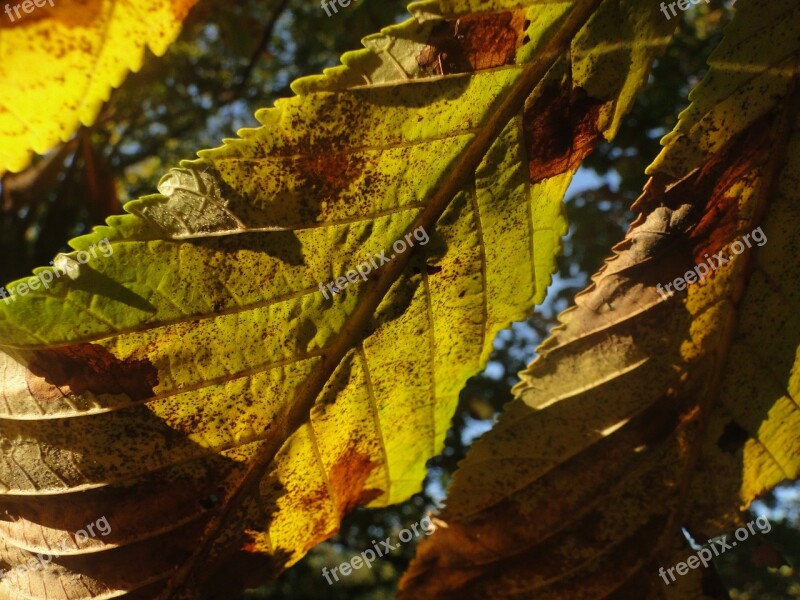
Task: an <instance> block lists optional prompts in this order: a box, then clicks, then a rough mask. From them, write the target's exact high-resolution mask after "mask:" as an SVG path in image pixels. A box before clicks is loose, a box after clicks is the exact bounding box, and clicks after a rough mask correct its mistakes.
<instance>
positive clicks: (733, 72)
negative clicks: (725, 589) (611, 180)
mask: <svg viewBox="0 0 800 600" xmlns="http://www.w3.org/2000/svg"><path fill="white" fill-rule="evenodd" d="M737 9H738V11H739V13H738V14H737V16H736V18H735V20H734V22H733V23H732V25H731V26H730V27H729V29H728V30H727V31H726V36H725V38H724V41H723V42H722V44H721V45H720V47H719V48H718V49H717V50H716V51H715V52H714V53H713V54H712V56H711V57H710V59H709V64H710V66H711V69H710V71H709V73H708V75H707V76H706V77H705V79H704V80H703V82H702V83H701V84H700V85H699V86H698V88H697V89H696V90H694V92H693V93H692V95H691V96H690V99H691V100H692V105H691V106H690V107H689V108H688V109H687V110H686V111H685V112H684V113H683V114H682V115H681V119H680V122H679V124H678V126H677V127H676V129H675V131H674V132H673V133H672V134H670V135H669V136H667V137H666V138H665V140H664V144H665V148H664V150H663V152H662V154H661V156H659V157H658V159H657V160H656V161H655V162H654V164H653V165H652V166H651V168H650V174H651V175H652V179H651V180H650V182H649V183H648V184H647V187H646V188H645V192H644V194H643V195H642V196H641V198H640V199H639V200H638V201H637V203H636V205H635V206H634V208H635V209H636V210H637V211H638V213H639V215H638V217H637V219H636V220H635V221H634V223H633V224H632V226H631V229H630V231H629V232H628V235H627V237H626V239H625V240H624V241H623V242H622V243H620V244H619V245H618V246H617V247H616V248H615V249H614V250H615V253H614V256H613V257H612V258H611V259H609V260H608V261H607V263H606V264H605V266H604V267H603V269H602V270H601V271H600V272H599V273H598V274H597V275H596V276H595V277H594V278H593V284H592V285H591V286H590V287H589V288H588V289H587V290H585V291H584V292H582V293H581V294H579V295H578V297H577V298H576V307H575V308H572V309H570V310H568V311H567V312H565V313H564V314H563V315H562V316H561V318H560V320H561V325H560V326H559V327H558V328H556V329H555V330H554V331H553V333H552V336H551V337H550V338H549V339H548V340H547V341H546V342H545V343H544V344H542V346H541V347H540V349H539V354H540V356H539V358H537V359H536V360H535V361H534V362H533V363H532V364H531V365H530V367H529V368H528V369H527V370H526V371H525V372H523V373H522V378H523V382H522V383H521V384H519V385H518V386H517V388H516V389H515V392H516V394H517V396H518V399H517V400H515V401H513V402H512V403H510V404H509V405H508V406H507V407H506V411H505V413H504V414H503V416H502V417H501V418H500V420H499V422H498V424H497V426H496V427H495V428H493V429H492V430H491V431H490V432H489V433H487V434H486V435H485V436H484V437H483V438H482V439H481V440H479V441H478V442H476V444H475V445H474V447H473V448H472V450H471V452H470V454H469V456H468V458H467V459H466V460H465V461H464V462H463V463H462V465H461V469H460V470H459V472H458V473H457V475H456V478H455V480H454V483H453V486H452V488H451V490H450V494H449V496H448V506H447V508H446V509H445V510H444V512H443V514H442V515H441V516H440V519H441V526H440V528H439V529H438V530H437V531H436V532H435V533H434V534H433V535H432V536H431V538H430V539H428V540H426V541H425V542H423V543H422V544H421V546H420V549H419V552H418V557H417V559H416V560H415V562H414V563H413V564H412V567H411V569H410V570H409V572H408V573H407V574H406V577H405V579H404V581H403V582H402V584H401V587H402V589H403V592H402V593H401V596H400V597H402V598H406V597H407V598H437V600H438V599H445V598H456V597H457V598H462V599H463V598H465V597H474V598H485V597H491V598H511V597H514V598H518V597H535V598H537V599H541V600H549V599H570V600H572V599H574V598H620V599H622V598H633V597H636V598H715V597H720V596H717V595H715V594H716V592H714V591H713V590H715V589H717V590H718V589H719V586H718V583H717V584H716V586H715V582H714V581H713V580H714V577H715V574H714V571H713V568H710V569H702V568H701V569H699V570H698V571H697V572H692V573H690V574H689V575H687V576H685V578H680V576H679V575H678V579H680V581H675V580H674V579H672V580H668V581H667V582H666V583H668V584H669V585H667V584H666V583H665V582H664V581H663V579H662V577H660V576H659V568H661V567H663V568H665V569H667V568H670V567H673V573H672V577H675V576H676V575H675V571H674V566H675V565H676V564H677V563H678V562H682V561H685V560H686V559H687V558H688V557H689V556H691V555H692V554H693V550H692V548H691V547H690V546H689V545H688V543H686V542H685V541H684V539H683V536H682V534H681V527H683V528H685V529H686V530H687V531H688V532H689V534H690V535H691V536H692V538H693V539H694V540H697V541H698V542H701V543H704V542H705V541H706V540H708V539H710V538H711V537H712V536H715V535H719V534H724V533H730V532H731V531H732V530H733V529H735V528H736V527H738V526H740V525H742V524H743V521H742V518H741V516H740V513H739V511H740V510H741V509H743V508H745V507H747V506H748V505H749V504H750V503H751V502H752V500H753V499H754V498H755V497H756V496H757V495H758V494H760V493H763V492H764V491H766V490H769V489H771V488H772V487H774V486H775V485H776V484H778V483H779V482H781V481H784V480H786V479H794V478H797V477H798V475H799V474H800V433H799V432H800V409H798V404H797V397H798V379H797V371H798V364H797V349H798V347H799V346H800V323H799V322H798V320H797V314H798V311H797V306H798V301H800V299H798V297H797V294H798V290H799V289H800V270H798V263H797V261H796V259H795V258H794V257H795V256H796V245H797V242H796V240H797V236H798V223H800V214H798V208H797V207H798V206H799V205H800V197H798V187H797V178H798V173H800V135H799V134H800V111H798V106H799V104H798V80H799V79H800V78H799V77H798V61H797V57H798V51H799V50H800V46H799V45H798V39H797V36H796V32H797V31H798V30H800V9H798V6H797V5H796V4H795V3H794V2H788V1H785V2H750V3H745V2H740V3H738V4H737ZM765 48H769V50H768V51H763V52H762V50H764V49H765ZM759 227H760V228H761V229H758V228H759ZM754 231H756V233H754ZM762 233H763V236H762ZM745 238H746V242H747V243H745V241H743V240H745ZM738 244H741V245H738ZM720 252H722V253H723V258H726V259H728V262H727V263H724V264H718V263H719V262H720V261H717V260H714V258H713V256H715V255H717V254H719V253H720ZM709 259H711V260H712V261H714V262H713V264H714V266H715V268H714V269H712V268H710V267H709V268H708V270H709V272H713V274H712V275H710V276H709V278H708V279H707V280H706V281H705V282H704V284H702V285H700V284H699V282H698V281H697V273H698V272H695V283H694V284H692V285H689V287H688V290H684V291H682V292H679V293H677V294H676V295H675V296H673V297H670V298H668V299H665V297H662V295H661V294H660V293H659V289H658V287H657V286H659V285H660V286H661V291H664V292H665V294H666V291H665V288H664V284H667V283H670V282H672V283H674V280H675V279H676V278H677V277H682V276H683V277H685V278H687V279H689V281H690V283H691V279H690V277H688V276H686V273H687V272H688V271H690V270H693V269H694V267H695V266H696V265H700V264H701V263H707V261H708V260H709ZM756 531H757V532H758V529H757V530H756ZM729 539H730V538H729ZM665 576H666V577H670V576H669V574H666V575H665Z"/></svg>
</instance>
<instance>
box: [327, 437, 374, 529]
mask: <svg viewBox="0 0 800 600" xmlns="http://www.w3.org/2000/svg"><path fill="white" fill-rule="evenodd" d="M377 467H378V463H377V462H375V461H373V460H372V459H371V458H370V457H369V455H368V454H365V453H363V452H361V451H359V450H358V449H357V448H356V447H355V446H349V447H348V448H347V450H346V451H345V452H344V453H343V454H342V455H341V456H340V457H339V460H337V461H336V463H335V464H334V465H333V467H332V468H331V473H330V482H331V488H332V490H333V495H334V500H335V501H336V508H337V510H338V512H339V518H343V517H344V516H345V515H346V514H348V513H349V512H351V511H352V510H353V509H355V508H356V507H358V506H361V505H364V504H367V503H368V502H371V501H372V500H374V499H375V498H377V497H378V496H380V495H381V494H382V493H383V490H379V489H375V488H372V489H364V484H365V483H366V482H367V479H368V478H369V476H370V474H371V473H372V471H374V470H375V469H376V468H377Z"/></svg>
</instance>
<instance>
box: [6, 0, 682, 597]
mask: <svg viewBox="0 0 800 600" xmlns="http://www.w3.org/2000/svg"><path fill="white" fill-rule="evenodd" d="M411 10H412V13H413V14H414V18H413V19H411V20H409V21H408V22H406V23H404V24H402V25H398V26H393V27H390V28H387V29H385V30H383V32H382V33H381V34H378V35H375V36H371V37H368V38H367V39H366V40H365V46H366V49H364V50H361V51H359V52H353V53H349V54H346V55H345V56H344V57H343V59H342V61H343V65H342V66H340V67H337V68H334V69H330V70H328V71H326V73H325V75H323V76H319V77H312V78H306V79H302V80H299V81H297V82H295V84H294V86H293V88H294V90H295V92H296V93H297V96H295V97H293V98H290V99H286V100H281V101H279V102H277V103H276V107H275V108H272V109H268V110H262V111H259V112H258V113H257V117H258V119H259V121H260V122H261V123H262V125H263V126H262V127H260V128H258V129H252V130H244V131H241V132H240V138H239V139H236V140H227V141H226V143H225V145H224V146H223V147H221V148H217V149H215V150H210V151H203V152H201V153H200V160H198V161H194V162H187V163H184V164H183V165H182V167H181V168H179V169H174V170H172V171H171V172H169V173H168V174H167V175H166V176H165V177H164V179H163V180H162V181H161V184H160V185H159V190H160V192H161V193H160V194H158V195H153V196H149V197H146V198H142V199H140V200H137V201H134V202H131V203H129V204H128V205H127V206H126V210H127V211H128V213H130V214H127V215H125V216H121V217H113V218H111V219H109V221H108V226H105V227H99V228H97V229H96V230H95V232H94V233H93V234H92V235H89V236H85V237H82V238H79V239H77V240H75V241H73V247H74V248H75V250H76V251H83V252H89V254H88V255H87V254H81V252H75V253H72V254H71V255H70V256H61V257H58V258H57V260H56V261H55V266H56V267H60V268H61V269H62V270H65V271H67V274H66V275H64V276H61V277H59V278H57V279H56V278H55V277H54V276H53V279H54V281H53V283H52V285H51V286H50V287H49V289H46V290H44V289H38V290H35V291H33V292H31V293H28V294H27V295H24V296H23V295H21V294H20V293H19V287H18V286H19V282H17V283H13V284H10V286H9V287H10V288H11V290H12V291H14V290H16V291H17V296H18V297H17V298H16V299H15V300H13V301H10V302H9V303H7V305H6V304H5V303H3V302H0V344H2V346H0V348H1V349H2V350H3V353H2V354H0V373H2V377H3V382H2V383H3V387H2V398H3V400H4V402H3V403H0V410H2V416H1V417H0V427H2V430H0V433H2V438H0V440H2V443H3V446H4V456H5V457H6V459H5V461H3V462H2V463H0V482H1V483H2V491H3V492H4V495H3V496H2V498H0V500H2V502H3V507H4V508H5V509H6V510H7V511H8V513H9V514H10V515H11V516H12V521H11V522H9V523H7V524H6V530H5V531H4V533H3V538H2V539H3V540H5V543H6V547H5V549H0V553H1V554H0V555H2V557H3V558H4V560H5V561H6V562H8V563H9V564H12V565H13V564H18V563H19V562H21V561H24V560H27V559H28V558H29V557H30V555H31V553H32V552H35V551H38V550H39V549H42V548H47V547H55V545H56V542H57V540H58V539H60V538H61V537H63V536H64V535H66V534H67V532H74V531H76V530H77V529H79V528H81V527H82V526H83V525H84V524H85V523H88V522H91V521H92V520H94V519H96V518H98V516H100V515H105V516H106V517H107V519H108V521H109V523H110V524H111V525H112V527H113V533H112V534H111V535H109V536H108V537H105V538H102V539H95V540H93V541H92V546H91V548H90V550H91V552H89V551H88V550H87V552H85V553H79V555H77V556H65V555H63V554H59V556H57V558H56V559H54V561H53V563H54V564H55V565H57V569H48V570H46V571H44V572H39V573H30V574H29V575H28V576H27V577H25V578H21V580H20V581H11V580H4V581H2V582H0V590H3V589H5V590H6V591H8V592H9V594H11V595H13V594H18V593H22V591H21V590H25V592H24V593H25V594H28V595H30V596H32V597H35V598H44V597H48V598H54V597H63V592H62V591H61V589H62V588H63V587H65V586H73V588H74V589H75V590H78V589H83V588H85V589H91V593H93V594H106V595H113V594H116V595H124V594H125V593H126V592H127V593H128V595H129V596H131V597H136V598H139V597H141V598H151V597H159V598H167V597H169V598H179V597H192V598H197V597H205V596H209V597H212V596H213V595H214V592H211V591H209V587H208V586H209V585H210V584H211V583H213V584H214V586H216V587H217V588H219V590H221V591H219V592H218V596H219V597H225V598H228V597H231V596H230V594H231V591H230V589H229V588H226V587H225V586H226V585H227V584H228V582H229V581H235V582H237V583H256V582H260V581H263V580H265V579H267V578H268V577H270V576H273V575H274V574H276V573H278V572H280V570H281V569H283V568H284V567H285V566H287V565H289V564H291V563H293V562H294V561H296V560H298V559H299V558H300V557H301V556H302V555H303V554H304V553H305V552H306V551H308V549H309V548H311V547H313V546H314V545H315V544H316V543H318V542H320V541H322V540H324V539H326V538H327V537H329V536H330V535H331V534H333V533H334V532H335V531H336V530H337V529H338V527H339V524H340V521H341V519H342V518H343V516H344V515H346V514H347V513H348V512H349V511H351V510H352V509H353V508H355V507H356V506H359V505H368V506H383V505H387V504H390V503H394V502H400V501H403V500H405V499H407V498H408V497H409V496H410V495H411V494H413V493H415V492H417V491H418V490H419V489H420V486H421V483H422V481H423V478H424V476H425V462H426V460H428V459H430V458H431V457H433V456H434V455H436V454H437V453H438V452H439V451H440V450H441V448H442V445H443V441H444V436H445V432H446V430H447V428H448V427H449V422H450V418H451V416H452V414H453V412H454V410H455V406H456V403H457V396H458V392H459V390H460V389H461V387H462V386H463V384H464V382H465V381H466V380H467V378H469V377H470V376H472V375H474V374H476V373H477V372H479V371H480V369H481V368H482V367H483V365H484V364H485V362H486V360H487V357H488V355H489V352H490V351H491V349H492V342H493V338H494V335H495V334H496V332H497V331H499V330H500V329H501V328H503V327H505V326H507V325H508V324H509V323H510V322H512V321H514V320H520V319H522V318H524V317H525V316H527V315H528V314H529V312H530V310H531V309H532V307H533V306H534V304H535V303H536V302H538V301H540V300H541V299H542V298H543V296H544V293H545V289H546V287H547V285H548V283H549V281H550V277H551V273H552V272H553V270H554V266H555V262H554V260H555V255H556V252H557V250H558V248H559V243H560V242H559V240H560V237H561V236H562V235H563V234H564V233H565V231H566V224H565V221H564V217H563V215H562V204H561V203H562V198H563V195H564V193H565V190H566V188H567V186H568V185H569V182H570V180H571V177H572V175H573V174H574V172H575V170H576V169H577V167H578V165H579V164H580V162H581V160H582V159H583V157H584V156H586V154H587V153H588V152H589V151H590V150H591V149H592V147H593V146H594V144H595V143H597V141H598V140H600V139H602V138H606V139H610V138H611V137H612V136H613V134H614V132H615V131H616V128H617V127H618V124H619V122H620V119H621V118H622V116H623V115H624V114H625V112H626V111H627V110H628V109H629V108H630V107H631V105H632V102H633V99H634V95H635V92H636V91H637V90H638V89H639V88H640V87H641V86H642V85H643V84H644V82H645V81H646V79H647V73H648V68H649V65H650V63H651V61H652V60H653V58H654V57H655V56H657V55H658V53H659V52H661V51H663V49H664V47H665V46H666V44H667V43H668V41H669V36H670V32H671V30H672V28H673V27H674V23H673V24H670V23H668V22H666V21H665V20H664V19H663V18H661V17H660V16H659V15H658V14H655V13H653V12H652V11H651V10H650V8H649V0H605V1H601V0H580V1H577V2H555V3H554V2H550V1H547V2H544V1H535V0H531V1H528V2H519V1H516V0H515V1H512V0H494V1H477V0H473V1H471V2H467V1H459V2H449V1H448V2H441V3H439V2H424V3H420V4H415V5H412V8H411ZM105 239H108V240H109V242H108V245H107V244H106V243H105V242H104V241H103V240H105ZM397 240H407V241H410V242H413V246H412V247H411V248H406V249H405V250H403V249H402V248H400V247H399V246H395V242H396V241H397ZM98 244H99V245H98ZM92 248H94V251H95V252H94V254H95V256H92V255H91V249H92ZM112 251H113V254H112ZM384 251H385V253H386V258H387V259H389V261H388V263H387V264H383V265H381V266H380V267H378V268H376V269H373V271H372V273H370V274H369V276H368V277H367V278H366V279H356V278H355V277H354V278H353V280H354V281H350V282H348V281H346V280H343V279H340V281H339V283H337V284H335V285H337V286H338V287H339V288H341V289H339V290H338V293H332V291H331V290H330V288H327V287H326V284H327V283H328V282H332V281H334V280H336V279H337V278H343V277H344V276H345V275H346V274H347V273H348V272H349V271H351V270H352V269H354V268H355V267H356V266H357V265H359V264H361V263H364V262H366V261H368V260H369V259H370V257H375V256H376V255H380V254H381V253H383V252H384ZM82 262H85V263H86V264H80V263H82ZM377 262H382V261H376V266H377ZM37 273H38V274H39V275H41V276H44V277H45V278H47V277H50V275H53V274H54V271H53V269H44V270H40V271H38V272H37ZM45 274H46V275H45ZM23 289H24V288H23ZM208 580H210V583H209V581H208ZM73 588H70V589H73ZM85 589H83V591H80V592H78V591H76V592H75V594H76V595H74V596H73V595H70V596H69V597H71V598H72V597H86V594H87V592H86V591H85ZM201 589H202V590H203V591H202V592H201V591H200V590H201ZM81 594H82V595H81Z"/></svg>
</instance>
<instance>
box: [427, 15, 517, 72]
mask: <svg viewBox="0 0 800 600" xmlns="http://www.w3.org/2000/svg"><path fill="white" fill-rule="evenodd" d="M524 35H525V16H524V13H523V12H522V11H520V10H517V11H514V12H500V13H489V14H483V15H467V16H464V17H461V18H459V19H456V20H455V21H453V20H450V21H442V22H441V23H438V24H437V25H436V26H435V27H434V28H433V31H432V32H431V35H430V37H429V38H428V45H427V46H426V47H425V48H424V49H423V50H422V52H420V53H419V55H417V64H418V65H419V66H420V67H422V68H423V69H430V70H431V71H433V73H434V74H436V75H447V74H450V73H469V72H471V71H481V70H483V69H491V68H494V67H501V66H503V65H511V64H514V59H515V57H516V52H517V48H519V47H520V46H521V45H522V38H523V37H524Z"/></svg>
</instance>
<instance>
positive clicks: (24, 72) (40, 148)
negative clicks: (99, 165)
mask: <svg viewBox="0 0 800 600" xmlns="http://www.w3.org/2000/svg"><path fill="white" fill-rule="evenodd" d="M196 1H197V0H94V1H91V2H81V1H79V0H37V2H36V4H34V3H33V2H25V3H23V2H10V3H4V5H5V6H6V7H7V12H3V13H0V89H2V90H3V91H4V94H3V97H2V98H0V173H2V172H4V171H7V170H8V171H15V172H16V171H21V170H23V169H24V168H25V167H27V166H28V164H29V163H30V160H31V156H32V154H33V152H38V153H39V154H44V153H45V152H47V151H48V150H49V149H50V148H52V147H53V146H55V145H56V144H57V143H58V142H59V141H64V142H65V141H67V140H68V139H69V138H70V137H71V136H72V134H73V133H75V131H76V130H77V129H78V127H79V125H80V124H83V125H91V124H92V123H94V120H95V119H96V118H97V115H98V113H99V111H100V108H101V106H102V105H103V102H105V101H106V100H108V97H109V94H110V93H111V89H112V88H116V87H119V86H120V85H122V82H123V81H124V80H125V77H126V76H127V74H128V72H129V71H134V72H136V71H138V70H139V69H140V68H141V66H142V62H143V61H144V54H145V48H149V49H150V50H152V51H153V53H155V54H156V55H157V56H161V55H162V54H164V53H165V52H166V51H167V48H168V47H169V45H170V44H171V43H172V41H173V40H174V39H175V38H176V37H177V35H178V32H179V31H180V28H181V23H182V22H183V19H184V17H185V16H186V14H187V13H188V12H189V9H190V8H191V7H192V6H193V5H194V4H195V2H196ZM38 4H41V5H42V6H38ZM25 9H28V12H26V11H25Z"/></svg>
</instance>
